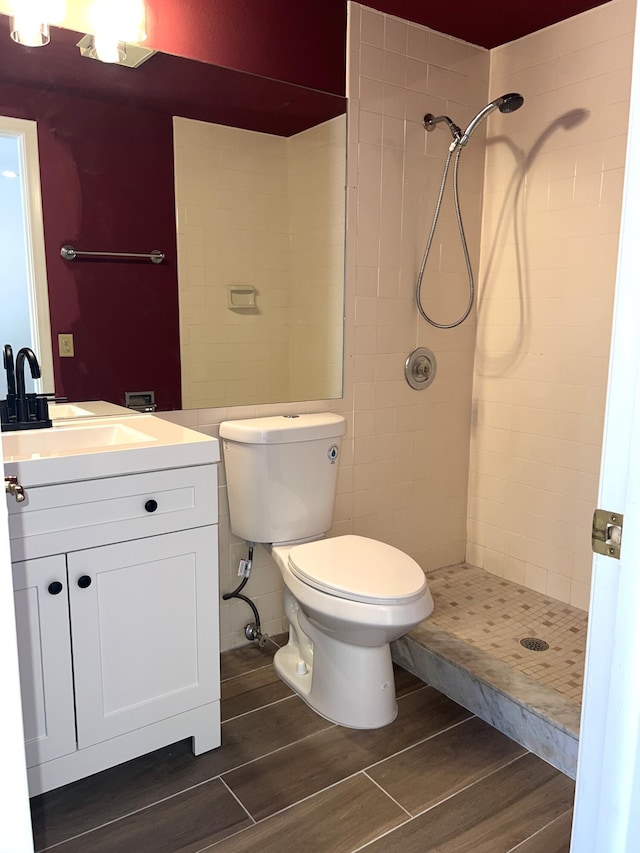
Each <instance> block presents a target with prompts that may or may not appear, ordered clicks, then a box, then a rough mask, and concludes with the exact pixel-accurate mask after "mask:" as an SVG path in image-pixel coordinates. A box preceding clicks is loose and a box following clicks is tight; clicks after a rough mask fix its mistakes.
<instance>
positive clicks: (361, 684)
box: [220, 414, 433, 729]
mask: <svg viewBox="0 0 640 853" xmlns="http://www.w3.org/2000/svg"><path fill="white" fill-rule="evenodd" d="M345 430H346V424H345V420H344V418H343V417H341V416H340V415H334V414H312V415H296V416H284V417H270V418H257V419H255V420H242V421H226V422H225V423H223V424H221V425H220V437H221V439H222V441H223V448H224V460H225V466H226V471H227V490H228V496H229V511H230V515H231V529H232V531H233V533H234V534H235V535H236V536H239V537H240V538H242V539H246V540H247V541H248V542H254V543H255V542H261V543H263V544H268V545H271V554H272V556H273V559H274V560H275V562H276V563H277V565H278V566H279V568H280V571H281V572H282V577H283V579H284V584H285V591H284V603H285V612H286V615H287V618H288V620H289V642H288V644H287V645H286V646H284V648H281V649H279V650H278V652H276V655H275V658H274V664H275V668H276V672H277V673H278V675H279V676H280V677H281V678H282V680H283V681H284V682H285V683H286V684H288V685H289V686H290V687H291V689H292V690H294V691H295V692H296V693H298V694H299V696H301V698H302V699H304V700H305V702H307V703H308V704H309V705H310V706H311V707H312V708H313V709H314V710H315V711H316V712H317V713H318V714H320V715H322V716H323V717H326V718H327V719H328V720H331V721H332V722H335V723H339V724H340V725H343V726H349V727H351V728H356V729H374V728H379V727H380V726H384V725H386V724H387V723H390V722H392V720H394V719H395V716H396V714H397V711H398V706H397V703H396V697H395V688H394V680H393V667H392V663H391V650H390V648H389V643H391V642H392V641H393V640H395V639H397V638H398V637H400V636H402V634H404V633H406V631H408V630H409V629H410V628H412V627H414V626H415V625H417V624H418V622H421V621H422V620H423V619H426V617H427V616H429V614H430V613H431V612H432V610H433V599H432V597H431V593H430V592H429V587H428V586H427V582H426V579H425V575H424V572H423V571H422V569H421V568H420V566H419V565H418V564H417V563H416V562H415V561H414V560H412V559H411V557H409V556H407V555H406V554H404V553H403V552H402V551H399V550H398V549H397V548H393V547H391V546H390V545H386V544H384V543H383V542H377V541H375V540H373V539H367V538H364V537H362V536H337V537H335V538H330V539H325V538H323V536H324V533H325V532H326V531H327V530H328V529H329V528H330V526H331V524H332V519H333V508H334V502H335V495H336V486H337V478H338V458H339V455H340V441H341V437H342V436H343V435H344V433H345Z"/></svg>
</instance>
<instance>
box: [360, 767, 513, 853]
mask: <svg viewBox="0 0 640 853" xmlns="http://www.w3.org/2000/svg"><path fill="white" fill-rule="evenodd" d="M525 755H528V753H526V752H525V753H524V755H519V756H518V757H517V758H514V759H512V760H511V761H507V762H506V764H501V765H500V767H496V768H495V769H494V770H492V771H491V772H490V773H487V774H486V775H485V776H481V777H480V778H479V779H475V780H474V781H473V782H470V783H469V784H468V785H465V786H464V787H463V788H460V789H459V790H458V791H455V792H454V793H453V794H449V795H448V796H446V797H443V799H442V800H438V802H437V803H433V804H432V805H430V806H429V807H428V808H426V809H423V810H422V811H420V812H416V814H414V815H412V814H411V813H410V812H408V811H407V809H405V808H404V806H402V805H401V804H400V803H398V805H399V806H400V808H401V809H402V810H403V811H406V812H407V814H408V815H409V816H410V820H406V821H404V822H403V823H400V824H398V826H394V827H392V828H391V829H388V830H387V831H386V832H383V833H382V835H379V836H377V838H372V839H371V841H367V843H366V844H363V845H362V846H361V847H356V848H355V849H354V850H352V851H351V853H358V851H360V850H366V848H367V847H369V845H371V844H374V843H375V842H377V841H379V840H380V839H381V838H385V837H386V836H387V835H391V833H392V832H395V831H396V829H400V827H402V826H406V825H407V824H408V823H411V821H412V820H416V819H417V818H419V817H420V816H421V815H423V814H426V813H427V812H429V811H431V809H434V808H436V806H439V805H441V804H442V803H446V801H447V800H450V799H451V798H452V797H456V796H457V795H458V794H461V793H462V792H463V791H466V790H467V789H468V788H472V787H473V786H474V785H476V784H477V783H478V782H483V781H484V780H485V779H488V778H489V777H490V776H492V775H493V774H494V773H496V772H497V771H498V770H502V769H503V768H504V767H508V766H509V765H510V764H513V763H514V762H515V761H519V760H520V759H521V758H524V756H525ZM365 775H366V776H367V778H371V777H370V776H369V775H368V774H367V773H366V772H365ZM371 781H372V782H375V779H372V780H371ZM376 784H377V783H376ZM378 787H380V788H381V790H383V791H384V792H385V794H387V796H388V797H389V798H390V799H392V800H393V797H392V796H391V794H389V793H388V792H387V791H385V790H384V788H382V786H380V785H378ZM394 802H396V800H394ZM506 853H511V851H506Z"/></svg>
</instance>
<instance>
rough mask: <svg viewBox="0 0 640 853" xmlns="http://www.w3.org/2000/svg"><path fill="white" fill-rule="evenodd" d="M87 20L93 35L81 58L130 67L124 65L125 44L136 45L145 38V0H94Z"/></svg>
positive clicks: (90, 36) (125, 56)
mask: <svg viewBox="0 0 640 853" xmlns="http://www.w3.org/2000/svg"><path fill="white" fill-rule="evenodd" d="M90 21H91V24H92V34H90V35H89V36H88V38H89V45H88V49H87V51H86V53H85V52H84V51H83V55H85V56H90V57H91V58H92V59H99V60H100V61H101V62H112V63H118V64H121V65H122V64H129V63H126V62H125V60H126V58H127V46H128V44H132V45H135V44H137V43H139V42H141V41H144V40H145V39H146V37H147V15H146V9H145V5H144V0H95V2H94V3H93V5H92V6H91V10H90ZM82 41H83V42H84V39H83V40H82ZM79 46H80V45H79ZM81 50H82V47H81Z"/></svg>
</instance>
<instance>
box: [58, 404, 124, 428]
mask: <svg viewBox="0 0 640 853" xmlns="http://www.w3.org/2000/svg"><path fill="white" fill-rule="evenodd" d="M135 414H139V412H134V411H133V410H132V409H125V407H124V406H117V405H116V404H115V403H107V402H105V401H104V400H89V401H88V402H86V403H85V402H82V403H49V417H50V418H51V420H52V421H53V425H54V426H57V425H58V424H59V423H63V424H64V423H66V422H67V421H69V420H77V419H81V418H82V419H84V418H104V417H110V416H111V415H117V416H118V417H120V418H122V417H128V416H130V415H135Z"/></svg>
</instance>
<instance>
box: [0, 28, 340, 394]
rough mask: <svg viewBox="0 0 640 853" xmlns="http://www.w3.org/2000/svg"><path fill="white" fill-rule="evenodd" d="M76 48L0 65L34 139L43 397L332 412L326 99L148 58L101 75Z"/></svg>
mask: <svg viewBox="0 0 640 853" xmlns="http://www.w3.org/2000/svg"><path fill="white" fill-rule="evenodd" d="M5 21H6V18H4V16H2V23H4V22H5ZM7 27H8V24H7ZM80 38H81V34H78V33H73V32H70V31H67V30H56V31H53V32H52V37H51V43H50V44H49V45H47V46H46V48H39V49H33V48H25V47H23V46H20V45H15V44H13V43H12V42H10V41H9V38H8V36H7V38H6V41H5V42H3V50H2V52H0V75H1V78H0V79H1V82H0V115H6V116H10V117H14V118H21V119H28V120H31V121H35V122H37V125H38V145H39V157H40V175H41V189H42V208H43V219H44V232H45V248H46V266H47V278H48V290H49V311H50V318H51V338H52V341H53V350H54V352H53V360H54V373H55V391H56V393H57V394H58V395H59V396H65V397H67V399H68V400H69V401H78V400H95V399H103V400H107V401H109V402H115V403H119V404H124V403H125V393H126V392H142V391H153V392H154V394H155V402H156V405H157V408H158V410H170V409H179V408H206V407H223V406H232V405H248V404H257V403H268V402H285V401H294V400H303V399H326V398H331V397H339V396H340V395H341V391H342V361H343V358H342V336H343V283H344V222H345V152H346V129H345V101H344V99H343V98H340V97H338V96H336V95H330V94H325V93H321V92H317V91H315V90H309V89H305V88H303V87H299V86H293V85H290V84H285V83H280V82H277V81H273V80H270V79H265V78H260V77H256V76H255V75H251V74H247V73H244V72H238V71H233V70H230V69H226V68H220V67H217V66H213V65H206V64H203V63H199V62H195V61H191V60H187V59H183V58H179V57H174V56H168V55H164V54H155V55H153V56H152V57H151V58H149V59H148V60H147V61H146V62H144V63H143V64H142V65H140V66H139V67H138V68H135V69H134V68H126V67H121V66H111V65H106V64H103V63H101V62H98V61H95V60H92V59H88V58H86V57H82V56H81V54H80V51H79V49H78V48H77V47H76V44H77V42H78V41H79V39H80ZM65 245H71V246H73V247H74V248H75V249H76V250H78V251H80V252H83V251H87V252H131V253H148V252H151V251H152V250H154V249H158V250H160V251H162V252H163V253H164V255H165V258H164V261H163V262H162V263H161V264H153V263H150V262H148V261H144V260H131V259H122V260H119V259H114V258H109V259H105V258H100V259H98V258H91V257H87V258H80V257H79V258H77V259H76V260H73V261H69V260H65V259H63V258H62V257H61V254H60V250H61V247H63V246H65ZM61 334H62V335H72V336H73V344H74V348H73V350H74V355H73V356H72V357H60V355H59V352H58V336H59V335H61ZM1 343H5V342H4V341H3V342H1ZM9 343H12V344H13V346H14V349H16V348H17V347H19V346H20V345H21V342H20V341H19V340H12V341H9ZM45 390H52V389H45Z"/></svg>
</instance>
